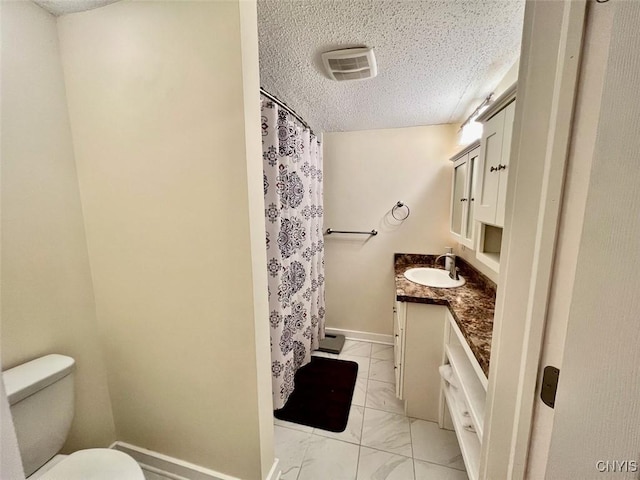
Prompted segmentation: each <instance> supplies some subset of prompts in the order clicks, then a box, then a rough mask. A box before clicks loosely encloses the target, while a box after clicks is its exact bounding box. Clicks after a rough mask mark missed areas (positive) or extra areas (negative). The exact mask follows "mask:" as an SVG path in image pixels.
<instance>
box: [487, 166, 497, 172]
mask: <svg viewBox="0 0 640 480" xmlns="http://www.w3.org/2000/svg"><path fill="white" fill-rule="evenodd" d="M498 170H499V168H498V167H491V168H490V169H489V171H490V172H497V171H498Z"/></svg>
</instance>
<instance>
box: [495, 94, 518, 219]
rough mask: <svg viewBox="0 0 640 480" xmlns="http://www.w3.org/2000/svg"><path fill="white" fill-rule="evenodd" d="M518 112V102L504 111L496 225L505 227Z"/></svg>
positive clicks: (511, 104)
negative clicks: (511, 158)
mask: <svg viewBox="0 0 640 480" xmlns="http://www.w3.org/2000/svg"><path fill="white" fill-rule="evenodd" d="M515 112H516V102H512V103H510V104H509V105H508V106H507V108H505V109H504V113H505V116H504V135H503V138H502V164H501V165H502V168H501V169H500V177H499V181H498V198H497V201H496V225H497V226H499V227H503V226H504V209H505V204H506V200H507V179H508V178H509V159H510V157H511V138H512V136H513V135H512V133H513V118H514V115H515Z"/></svg>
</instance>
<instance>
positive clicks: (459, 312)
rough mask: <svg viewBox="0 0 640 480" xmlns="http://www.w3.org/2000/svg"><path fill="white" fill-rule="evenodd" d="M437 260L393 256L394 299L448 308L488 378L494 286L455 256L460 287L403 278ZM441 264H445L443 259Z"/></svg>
mask: <svg viewBox="0 0 640 480" xmlns="http://www.w3.org/2000/svg"><path fill="white" fill-rule="evenodd" d="M436 258H437V255H416V254H409V253H396V254H395V256H394V266H395V280H396V299H397V300H398V301H401V302H415V303H429V304H432V305H445V306H447V307H449V311H450V312H451V315H452V316H453V318H454V320H455V321H456V323H457V324H458V327H460V331H461V332H462V335H464V338H465V339H466V340H467V343H468V344H469V347H470V348H471V351H472V352H473V354H474V355H475V357H476V359H477V360H478V363H479V364H480V367H481V368H482V370H483V371H484V373H485V375H487V377H488V376H489V359H490V357H491V335H492V333H493V314H494V310H495V303H496V284H495V283H494V282H492V281H491V280H489V279H488V278H487V277H486V276H484V275H483V274H481V273H480V272H479V271H478V270H476V269H475V268H473V267H472V266H471V265H469V264H468V263H467V262H465V261H464V259H462V258H460V257H456V266H457V267H458V268H459V269H460V272H459V273H460V275H462V276H463V277H464V279H465V280H466V282H467V283H465V284H464V285H463V286H462V287H457V288H432V287H426V286H423V285H419V284H417V283H414V282H411V281H409V280H407V279H406V278H404V272H405V271H406V270H408V269H409V268H414V267H433V266H434V261H435V259H436ZM441 262H442V263H444V261H443V260H441ZM441 267H442V265H441Z"/></svg>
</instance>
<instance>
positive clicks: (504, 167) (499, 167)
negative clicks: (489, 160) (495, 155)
mask: <svg viewBox="0 0 640 480" xmlns="http://www.w3.org/2000/svg"><path fill="white" fill-rule="evenodd" d="M506 169H507V166H506V165H498V170H506Z"/></svg>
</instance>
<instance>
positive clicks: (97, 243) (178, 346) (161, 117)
mask: <svg viewBox="0 0 640 480" xmlns="http://www.w3.org/2000/svg"><path fill="white" fill-rule="evenodd" d="M255 8H256V7H255V3H254V2H239V1H226V2H199V1H193V2H191V1H183V2H118V3H115V4H112V5H109V6H107V7H103V8H100V9H96V10H92V11H89V12H83V13H78V14H73V15H67V16H64V17H61V18H60V19H59V22H58V26H59V34H60V41H61V46H62V58H63V65H64V70H65V78H66V84H67V91H68V97H69V111H70V116H71V124H72V128H73V138H74V146H75V150H76V157H77V162H78V174H79V179H80V187H81V194H82V201H83V207H84V218H85V223H86V228H87V238H88V245H89V256H90V260H91V266H92V272H93V279H94V285H95V292H96V305H97V312H98V320H99V322H100V323H101V325H102V327H103V328H104V330H105V333H106V335H105V345H106V351H107V354H108V358H109V385H110V392H111V397H112V402H113V410H114V418H115V424H116V430H117V436H118V439H119V440H123V441H125V442H128V443H132V444H135V445H138V446H141V447H144V448H148V449H151V450H155V451H158V452H161V453H164V454H168V455H171V456H173V457H177V458H180V459H183V460H187V461H190V462H192V463H195V464H198V465H202V466H204V467H207V468H211V469H213V470H216V471H219V472H222V473H225V474H229V475H232V476H236V477H238V478H242V479H247V480H253V479H259V478H264V476H265V475H266V471H267V470H268V468H270V467H271V464H272V461H273V445H272V436H273V426H272V423H271V422H272V416H271V388H270V386H271V382H270V369H269V365H270V361H269V352H268V348H269V347H268V345H269V344H268V342H269V340H268V322H267V318H268V310H267V307H266V305H267V303H266V295H267V291H266V287H265V286H266V260H265V258H266V255H265V248H264V236H263V234H260V232H263V231H264V217H263V211H264V210H263V209H264V206H263V205H262V201H261V192H262V184H261V177H262V175H261V168H262V158H261V155H260V133H259V132H260V127H259V110H258V109H259V103H258V83H259V82H258V62H257V58H258V57H257V32H256V29H257V25H256V14H255ZM265 389H266V390H265ZM265 415H266V416H268V418H265Z"/></svg>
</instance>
